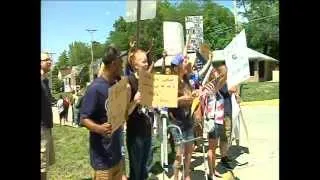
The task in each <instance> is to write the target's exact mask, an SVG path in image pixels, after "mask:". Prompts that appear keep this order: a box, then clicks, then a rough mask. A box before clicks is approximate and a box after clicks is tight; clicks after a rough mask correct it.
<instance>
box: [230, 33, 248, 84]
mask: <svg viewBox="0 0 320 180" xmlns="http://www.w3.org/2000/svg"><path fill="white" fill-rule="evenodd" d="M247 49H248V48H247V41H246V35H245V31H244V30H242V31H241V32H240V33H239V34H238V35H237V36H236V37H235V38H234V39H233V40H232V41H231V43H230V44H229V45H228V46H227V47H226V48H225V49H224V55H225V60H226V65H227V67H228V75H227V83H228V87H229V88H231V87H232V86H236V85H238V84H239V83H241V82H243V81H245V80H247V79H248V78H249V77H250V70H249V59H248V50H247Z"/></svg>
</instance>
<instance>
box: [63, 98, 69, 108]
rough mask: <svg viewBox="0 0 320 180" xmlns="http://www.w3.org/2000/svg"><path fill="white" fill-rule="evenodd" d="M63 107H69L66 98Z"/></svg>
mask: <svg viewBox="0 0 320 180" xmlns="http://www.w3.org/2000/svg"><path fill="white" fill-rule="evenodd" d="M63 107H64V108H65V109H67V108H68V107H69V102H68V101H67V100H66V99H63Z"/></svg>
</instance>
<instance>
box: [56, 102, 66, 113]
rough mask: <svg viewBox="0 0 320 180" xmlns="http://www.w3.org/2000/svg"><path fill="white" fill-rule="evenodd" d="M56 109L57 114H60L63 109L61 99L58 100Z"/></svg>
mask: <svg viewBox="0 0 320 180" xmlns="http://www.w3.org/2000/svg"><path fill="white" fill-rule="evenodd" d="M57 107H58V112H59V113H61V112H62V111H63V110H64V108H63V99H59V100H58V102H57Z"/></svg>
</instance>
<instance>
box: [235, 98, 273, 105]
mask: <svg viewBox="0 0 320 180" xmlns="http://www.w3.org/2000/svg"><path fill="white" fill-rule="evenodd" d="M240 106H250V107H253V106H279V99H272V100H265V101H251V102H241V103H240Z"/></svg>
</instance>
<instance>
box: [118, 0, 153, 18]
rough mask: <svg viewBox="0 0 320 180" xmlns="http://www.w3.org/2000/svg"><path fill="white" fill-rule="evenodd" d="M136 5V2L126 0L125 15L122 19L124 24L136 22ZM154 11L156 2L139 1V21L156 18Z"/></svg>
mask: <svg viewBox="0 0 320 180" xmlns="http://www.w3.org/2000/svg"><path fill="white" fill-rule="evenodd" d="M137 4H138V1H137V0H127V9H126V15H125V18H124V19H125V20H126V22H135V21H137ZM156 9H157V1H156V0H141V10H140V12H141V16H140V20H146V19H153V18H154V17H156Z"/></svg>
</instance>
